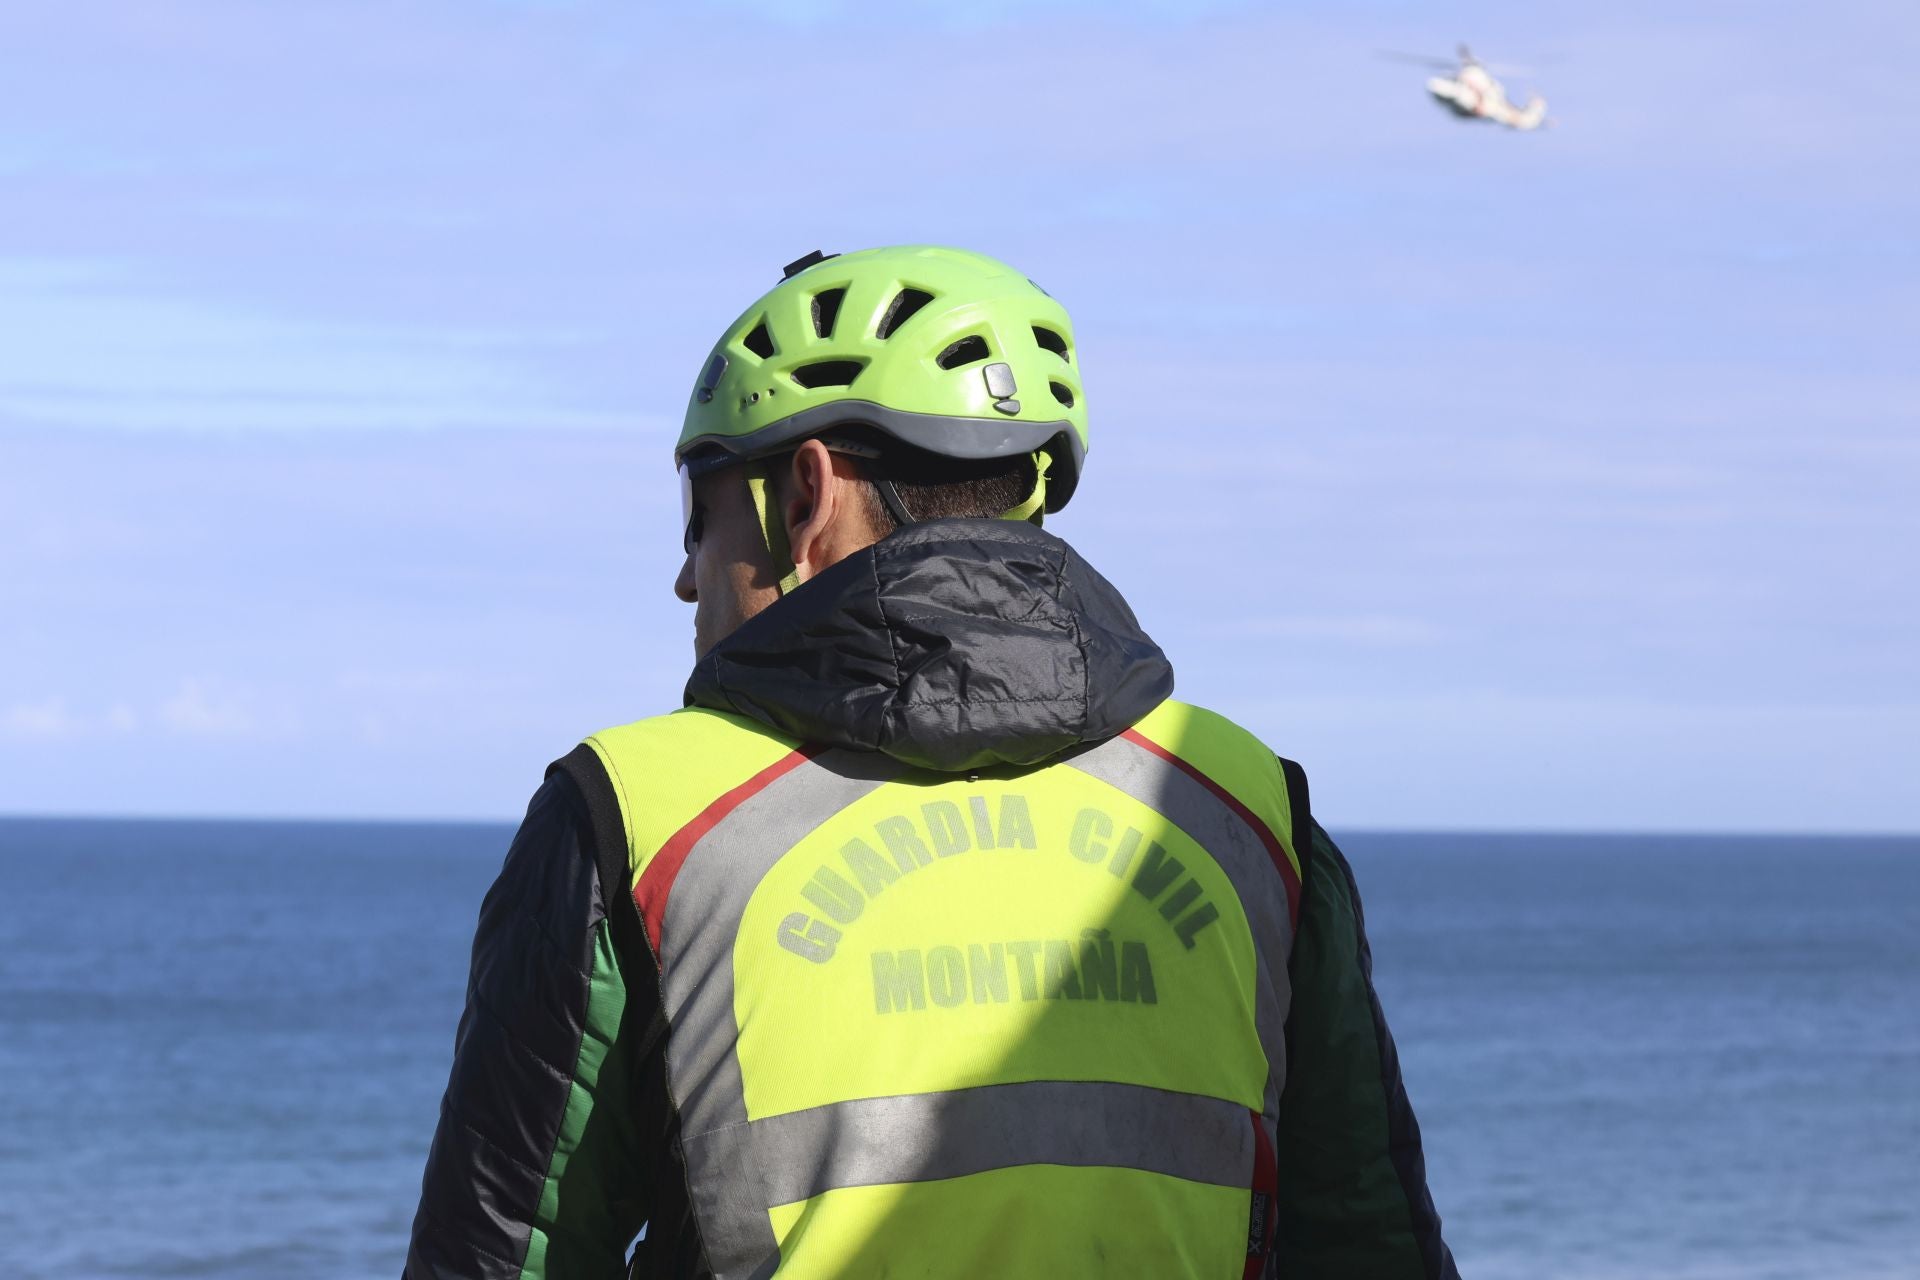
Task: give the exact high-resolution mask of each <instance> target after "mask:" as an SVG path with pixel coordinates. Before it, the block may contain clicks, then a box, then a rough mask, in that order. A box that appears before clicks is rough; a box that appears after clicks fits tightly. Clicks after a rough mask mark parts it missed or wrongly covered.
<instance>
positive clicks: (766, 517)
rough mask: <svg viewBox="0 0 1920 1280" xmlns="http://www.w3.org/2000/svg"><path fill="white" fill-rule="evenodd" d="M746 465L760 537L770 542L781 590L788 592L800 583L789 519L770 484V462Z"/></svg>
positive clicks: (770, 555) (769, 545) (768, 551)
mask: <svg viewBox="0 0 1920 1280" xmlns="http://www.w3.org/2000/svg"><path fill="white" fill-rule="evenodd" d="M743 469H744V470H745V471H746V473H747V492H748V493H751V494H752V495H753V509H754V512H755V513H756V514H757V515H758V516H759V517H760V537H761V539H762V541H764V542H765V543H766V544H767V555H768V556H769V557H771V558H772V560H773V571H774V573H775V574H777V575H778V576H779V578H780V594H781V595H783V596H784V595H786V594H787V593H788V592H790V591H792V590H793V589H794V588H795V587H797V586H799V585H800V570H799V568H798V567H797V566H795V564H794V563H793V548H792V547H790V546H788V545H787V522H786V521H785V520H783V519H782V518H781V516H780V504H779V503H777V502H775V501H774V498H773V493H772V492H771V489H770V486H769V485H768V480H769V478H770V477H769V474H768V469H767V464H766V463H764V462H749V463H747V464H746V466H745V467H744V468H743Z"/></svg>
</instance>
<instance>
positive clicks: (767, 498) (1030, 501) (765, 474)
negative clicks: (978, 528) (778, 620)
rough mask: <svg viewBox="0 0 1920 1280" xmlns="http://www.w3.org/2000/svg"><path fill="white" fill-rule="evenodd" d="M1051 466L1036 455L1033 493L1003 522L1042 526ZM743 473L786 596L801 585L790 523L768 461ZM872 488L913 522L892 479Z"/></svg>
mask: <svg viewBox="0 0 1920 1280" xmlns="http://www.w3.org/2000/svg"><path fill="white" fill-rule="evenodd" d="M1052 465H1053V455H1052V454H1050V453H1048V452H1047V451H1046V450H1044V449H1042V450H1039V451H1037V452H1036V453H1034V455H1033V491H1032V492H1031V493H1029V494H1028V495H1027V496H1026V499H1025V500H1024V501H1022V502H1021V503H1020V504H1019V505H1018V506H1016V507H1013V508H1010V509H1009V510H1006V511H1003V512H1001V513H1000V519H1002V520H1025V521H1027V522H1029V523H1030V524H1033V525H1035V526H1038V525H1039V524H1040V523H1041V521H1042V519H1043V513H1044V512H1045V510H1046V506H1047V468H1048V467H1050V466H1052ZM742 470H744V471H745V472H746V476H747V492H749V493H751V494H752V495H753V509H754V512H755V514H756V515H758V516H759V518H760V538H761V540H762V541H763V542H765V543H766V544H767V555H768V556H769V557H770V558H771V559H772V560H773V571H774V573H775V574H777V575H779V578H780V594H781V595H783V596H784V595H786V594H788V593H789V592H791V591H792V590H793V589H794V588H795V587H797V586H799V585H800V570H799V568H798V567H797V566H796V565H795V564H794V563H793V548H792V547H791V546H789V545H788V543H787V522H786V521H785V520H784V519H782V518H781V515H780V508H779V504H778V503H776V502H775V501H774V498H773V493H772V490H771V486H770V484H769V481H770V480H771V474H770V472H769V470H768V468H767V465H766V463H765V462H749V463H747V464H745V466H744V467H743V468H742ZM873 487H874V488H875V489H877V490H878V491H879V493H880V501H881V502H882V503H884V504H885V505H886V508H887V513H888V514H889V515H891V516H892V517H893V519H894V523H895V524H896V525H898V526H899V527H900V528H903V529H904V528H905V527H906V526H908V525H910V524H913V523H914V519H913V516H912V514H911V513H909V512H908V510H907V504H906V503H905V502H904V501H903V500H902V499H901V497H900V491H899V490H898V489H896V488H894V485H893V481H892V480H889V479H887V478H886V477H884V476H882V477H880V478H877V479H875V480H874V482H873Z"/></svg>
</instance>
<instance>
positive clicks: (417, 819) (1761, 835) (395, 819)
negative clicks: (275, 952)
mask: <svg viewBox="0 0 1920 1280" xmlns="http://www.w3.org/2000/svg"><path fill="white" fill-rule="evenodd" d="M520 821H521V819H520V818H519V817H445V816H435V815H351V814H349V815H341V814H297V813H295V814H280V813H275V814H249V813H57V812H40V811H33V810H10V809H0V823H13V822H19V823H29V822H39V823H64V824H72V825H84V824H97V825H100V826H133V825H141V824H166V825H173V826H193V825H202V826H236V827H237V826H286V827H378V828H407V827H423V828H425V827H439V828H447V827H474V828H503V829H506V830H509V831H510V830H512V829H514V828H516V827H518V825H519V823H520ZM1321 825H1322V826H1323V827H1328V830H1329V831H1330V832H1335V833H1337V835H1338V837H1339V838H1342V839H1344V838H1347V837H1350V836H1353V837H1360V838H1362V839H1366V838H1371V837H1375V836H1387V837H1415V836H1430V837H1446V838H1449V839H1458V838H1463V837H1487V838H1493V839H1501V840H1507V839H1530V838H1543V837H1544V838H1552V839H1566V838H1587V839H1616V838H1617V839H1657V840H1863V841H1880V840H1884V841H1890V842H1900V841H1913V840H1920V831H1887V830H1872V829H1861V830H1846V829H1835V828H1798V827H1786V828H1780V827H1775V828H1755V827H1748V828H1741V827H1660V826H1647V827H1634V826H1620V827H1573V826H1567V827H1557V826H1539V825H1517V826H1502V825H1498V824H1492V823H1489V824H1485V825H1444V824H1436V825H1432V826H1422V825H1409V824H1388V825H1378V824H1371V823H1361V824H1348V823H1344V822H1339V821H1337V820H1336V821H1335V822H1334V823H1333V824H1332V826H1330V827H1329V826H1328V824H1327V823H1326V821H1325V820H1324V819H1322V820H1321Z"/></svg>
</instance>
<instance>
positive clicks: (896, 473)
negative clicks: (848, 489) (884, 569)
mask: <svg viewBox="0 0 1920 1280" xmlns="http://www.w3.org/2000/svg"><path fill="white" fill-rule="evenodd" d="M867 470H868V471H869V472H870V476H869V478H868V480H867V483H866V485H865V486H864V487H865V488H866V489H867V490H868V497H867V510H868V513H869V514H870V515H872V516H874V517H875V518H874V521H873V525H874V528H875V529H878V530H880V531H882V532H891V531H892V530H893V529H894V528H895V527H896V526H897V525H898V524H899V521H898V520H896V519H895V518H894V516H893V513H892V512H891V511H890V510H888V508H887V504H886V503H885V502H884V501H882V500H881V497H880V491H879V489H878V488H876V487H875V486H874V484H873V483H872V478H871V477H872V476H884V477H886V478H887V479H888V480H891V481H892V482H893V489H894V492H895V493H897V494H899V495H900V504H901V505H902V506H904V507H905V508H906V509H907V514H908V515H910V516H912V517H913V518H914V519H915V520H939V519H945V518H950V517H959V518H964V519H973V520H997V519H999V518H1000V517H1001V516H1003V515H1005V514H1006V513H1007V512H1009V511H1011V510H1013V509H1014V508H1015V507H1017V506H1019V505H1020V504H1021V503H1022V502H1025V501H1026V500H1027V498H1028V497H1029V496H1030V495H1031V494H1032V493H1033V487H1034V481H1035V476H1034V469H1033V457H1032V455H1030V454H1015V455H1014V456H1013V457H1010V458H978V459H959V458H942V457H939V456H937V455H934V454H930V453H921V452H919V451H917V450H916V451H914V452H912V453H893V454H890V455H889V456H887V457H886V458H884V459H882V460H880V461H879V462H875V463H869V464H868V467H867Z"/></svg>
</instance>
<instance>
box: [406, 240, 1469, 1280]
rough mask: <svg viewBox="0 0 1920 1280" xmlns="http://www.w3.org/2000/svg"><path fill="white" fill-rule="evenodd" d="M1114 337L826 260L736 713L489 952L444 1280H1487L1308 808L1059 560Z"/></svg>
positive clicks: (771, 481)
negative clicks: (1060, 525)
mask: <svg viewBox="0 0 1920 1280" xmlns="http://www.w3.org/2000/svg"><path fill="white" fill-rule="evenodd" d="M1086 439H1087V435H1086V410H1085V406H1084V402H1083V396H1082V391H1081V382H1080V368H1079V359H1078V355H1077V353H1076V351H1075V349H1074V342H1073V331H1072V328H1071V326H1070V324H1069V323H1068V320H1067V315H1066V312H1065V311H1064V310H1063V309H1062V308H1061V307H1060V306H1059V304H1057V303H1056V302H1054V301H1053V300H1052V299H1051V298H1050V297H1048V296H1047V295H1046V294H1045V293H1044V292H1043V291H1041V290H1040V289H1039V288H1038V287H1037V286H1035V285H1034V284H1033V283H1032V282H1031V281H1029V280H1027V279H1026V278H1025V277H1024V276H1021V275H1020V274H1019V273H1018V272H1016V271H1014V270H1012V269H1011V268H1009V267H1007V266H1005V265H1004V264H1002V263H999V262H995V261H993V260H992V259H989V258H983V257H980V256H978V255H976V254H970V253H963V252H960V251H957V250H952V249H938V248H898V249H879V250H870V251H867V252H864V253H854V254H847V255H845V256H838V257H827V256H823V255H821V254H818V253H815V254H810V255H808V256H807V257H806V258H803V259H801V260H800V261H799V262H796V263H794V264H792V265H791V266H789V267H788V268H787V272H786V278H785V279H784V280H783V281H782V282H781V283H780V284H779V285H778V286H777V287H776V288H774V289H773V290H772V291H771V292H770V293H768V294H767V295H766V296H765V297H763V298H761V299H760V300H759V301H758V302H756V303H755V304H754V305H753V306H752V307H750V308H748V310H747V311H746V312H745V313H744V314H743V315H742V316H741V317H740V319H739V320H738V321H736V322H735V324H734V325H733V326H732V327H731V328H730V329H729V330H728V331H727V334H726V336H725V337H724V338H723V339H722V340H721V342H720V344H719V345H718V346H717V347H716V348H715V350H714V353H713V355H712V357H711V359H710V360H709V361H708V363H707V365H706V367H705V369H704V370H703V372H702V374H701V376H700V380H699V382H698V385H697V386H696V387H695V389H694V393H693V397H692V402H691V403H690V405H689V407H688V410H687V418H686V426H685V429H684V430H683V432H682V434H681V437H680V442H679V445H678V447H677V449H676V461H677V462H678V463H679V465H680V471H681V483H682V494H683V499H684V502H685V508H684V513H685V549H686V553H687V559H686V562H685V565H684V566H683V567H682V569H681V571H680V575H679V579H678V581H677V582H676V583H675V592H676V593H677V594H678V595H679V596H680V598H681V599H682V600H685V601H688V602H690V603H692V604H693V605H694V608H695V648H696V651H697V654H698V661H697V664H696V666H695V669H694V673H693V676H692V678H691V680H690V681H689V682H688V685H687V691H686V702H687V706H686V708H685V709H684V710H682V711H679V712H676V713H674V714H672V715H668V716H662V717H657V718H654V719H651V720H643V721H640V722H638V723H636V724H631V725H626V726H624V727H621V728H617V729H612V730H608V731H605V732H603V733H599V734H596V735H594V736H593V737H592V738H590V739H588V741H587V743H586V744H585V745H583V746H581V747H580V748H578V749H577V750H575V751H574V752H573V753H572V754H571V755H569V756H567V757H566V758H565V759H563V760H561V761H559V762H558V763H557V764H555V765H554V766H553V768H552V769H551V770H550V771H549V773H548V776H547V780H546V783H545V784H544V785H543V786H542V787H541V789H540V790H539V792H538V793H536V795H535V796H534V798H533V802H532V805H531V806H530V807H529V809H528V813H527V818H526V821H525V823H524V824H523V825H522V827H521V829H520V831H519V834H518V835H517V836H516V837H515V839H514V842H513V846H512V848H511V849H510V850H509V852H508V854H507V859H506V865H505V867H504V869H503V870H502V872H501V874H500V878H499V880H498V882H497V883H496V884H495V885H494V887H493V889H492V891H491V892H490V893H489V894H488V895H487V899H486V902H485V904H484V906H483V907H482V908H481V916H480V926H479V932H478V936H477V938H476V940H475V943H474V952H473V968H472V979H471V983H470V985H469V988H468V997H467V1008H466V1013H465V1015H464V1016H463V1017H462V1019H461V1024H460V1031H459V1035H458V1039H457V1042H456V1048H455V1056H454V1064H453V1073H452V1078H451V1081H450V1083H449V1085H448V1089H447V1095H446V1100H445V1102H444V1104H443V1107H442V1113H441V1119H440V1126H439V1131H438V1133H437V1134H436V1136H435V1138H434V1144H433V1149H432V1152H431V1154H430V1155H429V1157H428V1161H427V1169H426V1176H425V1183H424V1189H423V1192H422V1196H421V1202H420V1210H419V1214H418V1216H417V1218H416V1220H415V1223H414V1231H413V1244H412V1249H411V1251H410V1253H409V1255H408V1262H407V1274H408V1275H409V1276H411V1277H414V1278H415V1280H426V1278H428V1277H436V1278H438V1277H454V1276H460V1277H469V1276H478V1277H574V1276H613V1275H618V1274H621V1272H622V1268H623V1265H624V1264H623V1255H624V1254H625V1253H626V1251H627V1249H628V1248H629V1245H630V1242H631V1241H633V1239H634V1236H635V1235H636V1233H638V1232H639V1231H640V1229H641V1227H642V1226H643V1225H644V1226H645V1235H644V1237H643V1238H642V1239H641V1240H640V1241H639V1243H638V1245H637V1246H635V1247H634V1250H633V1256H632V1274H634V1275H641V1276H669V1277H681V1276H706V1275H716V1276H723V1277H764V1276H768V1275H771V1274H772V1273H773V1272H774V1271H775V1269H776V1268H777V1269H778V1270H779V1271H780V1273H781V1274H782V1275H791V1276H850V1277H866V1276H883V1275H893V1276H906V1275H912V1276H954V1277H965V1276H998V1277H1049V1278H1050V1277H1057V1276H1105V1275H1126V1276H1149V1277H1187V1276H1195V1277H1198V1276H1210V1277H1222V1278H1223V1280H1224V1278H1225V1277H1230V1276H1256V1275H1265V1274H1288V1275H1312V1276H1319V1277H1386V1278H1392V1280H1398V1278H1399V1277H1407V1278H1408V1280H1414V1278H1415V1277H1421V1278H1429V1277H1441V1276H1452V1275H1454V1274H1455V1272H1454V1268H1453V1261H1452V1258H1451V1256H1450V1255H1449V1253H1448V1251H1447V1248H1446V1245H1445V1244H1444V1243H1443V1242H1442V1240H1441V1235H1440V1224H1439V1220H1438V1218H1437V1216H1436V1215H1435V1213H1434V1210H1433V1204H1432V1201H1431V1199H1430V1197H1429V1196H1428V1194H1427V1189H1426V1185H1425V1173H1424V1165H1423V1161H1422V1156H1421V1149H1420V1139H1419V1131H1418V1128H1417V1126H1416V1125H1415V1123H1414V1119H1413V1115H1412V1112H1411V1110H1410V1109H1409V1107H1408V1105H1407V1100H1406V1095H1405V1093H1404V1091H1403V1090H1402V1088H1401V1084H1400V1074H1399V1067H1398V1063H1397V1059H1396V1057H1395V1053H1394V1047H1393V1041H1392V1039H1391V1038H1390V1036H1389V1035H1388V1034H1387V1030H1386V1026H1385V1023H1384V1022H1383V1021H1382V1019H1381V1015H1380V1009H1379V1005H1378V1003H1377V1001H1375V999H1374V996H1373V990H1372V985H1371V981H1370V977H1369V959H1368V953H1367V945H1366V940H1365V936H1364V933H1363V930H1362V927H1361V917H1360V904H1359V899H1358V897H1357V896H1356V894H1355V892H1354V887H1353V881H1352V877H1351V874H1350V872H1349V871H1348V868H1347V864H1346V862H1345V861H1344V860H1343V859H1342V857H1341V855H1340V853H1339V851H1338V850H1337V849H1335V848H1334V846H1333V844H1332V842H1331V841H1329V840H1328V839H1327V838H1326V836H1325V834H1324V833H1322V832H1321V831H1320V829H1319V828H1318V827H1317V826H1316V825H1315V824H1314V823H1313V820H1312V818H1311V816H1310V815H1309V812H1308V807H1307V789H1306V780H1305V777H1304V775H1303V774H1301V772H1300V771H1299V769H1298V768H1297V767H1295V766H1293V765H1292V764H1291V763H1289V762H1285V761H1281V760H1279V759H1277V758H1276V757H1275V756H1274V755H1273V754H1272V753H1271V752H1269V751H1268V750H1267V749H1266V748H1264V747H1263V746H1261V745H1260V744H1259V743H1258V742H1257V741H1255V740H1254V739H1253V738H1252V737H1251V736H1250V735H1248V734H1247V733H1246V732H1245V731H1244V730H1241V729H1239V728H1238V727H1236V726H1234V725H1233V724H1231V723H1230V722H1228V721H1226V720H1224V719H1222V718H1220V717H1218V716H1215V715H1213V714H1211V713H1209V712H1204V711H1201V710H1199V709H1197V708H1193V707H1189V706H1185V705H1183V704H1180V703H1177V702H1174V701H1171V700H1170V699H1169V694H1170V693H1171V691H1172V687H1173V676H1172V670H1171V668H1170V667H1169V665H1168V663H1167V660H1166V658H1165V657H1164V655H1163V654H1162V653H1161V651H1160V649H1159V648H1158V647H1157V646H1156V645H1155V644H1154V643H1153V641H1152V640H1150V639H1149V638H1148V637H1147V635H1146V633H1145V632H1143V631H1142V630H1141V629H1140V627H1139V626H1138V624H1137V623H1136V622H1135V620H1134V617H1133V614H1132V612H1131V611H1130V610H1129V609H1128V608H1127V605H1126V603H1125V602H1124V601H1123V600H1122V599H1121V598H1120V596H1119V595H1118V594H1117V593H1116V592H1115V591H1114V589H1113V588H1112V587H1111V586H1110V585H1109V584H1108V583H1107V582H1106V581H1105V580H1104V579H1103V578H1101V577H1100V576H1099V575H1098V574H1097V573H1095V572H1094V571H1093V570H1092V569H1091V568H1090V567H1089V566H1088V565H1087V564H1086V563H1085V562H1084V561H1082V560H1081V559H1080V558H1079V556H1078V555H1076V554H1075V553H1074V551H1073V550H1072V549H1071V548H1070V547H1069V546H1067V544H1066V543H1064V542H1062V541H1060V540H1059V539H1058V538H1056V537H1054V536H1052V535H1051V534H1049V533H1047V532H1044V531H1043V530H1042V529H1041V528H1040V522H1041V519H1042V515H1043V513H1052V512H1056V511H1058V510H1060V509H1061V508H1062V507H1064V506H1065V505H1066V503H1067V500H1068V499H1069V498H1070V497H1071V496H1072V494H1073V491H1074V488H1075V486H1076V485H1077V484H1078V483H1079V480H1080V473H1081V468H1082V464H1083V462H1084V460H1085V454H1086Z"/></svg>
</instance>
